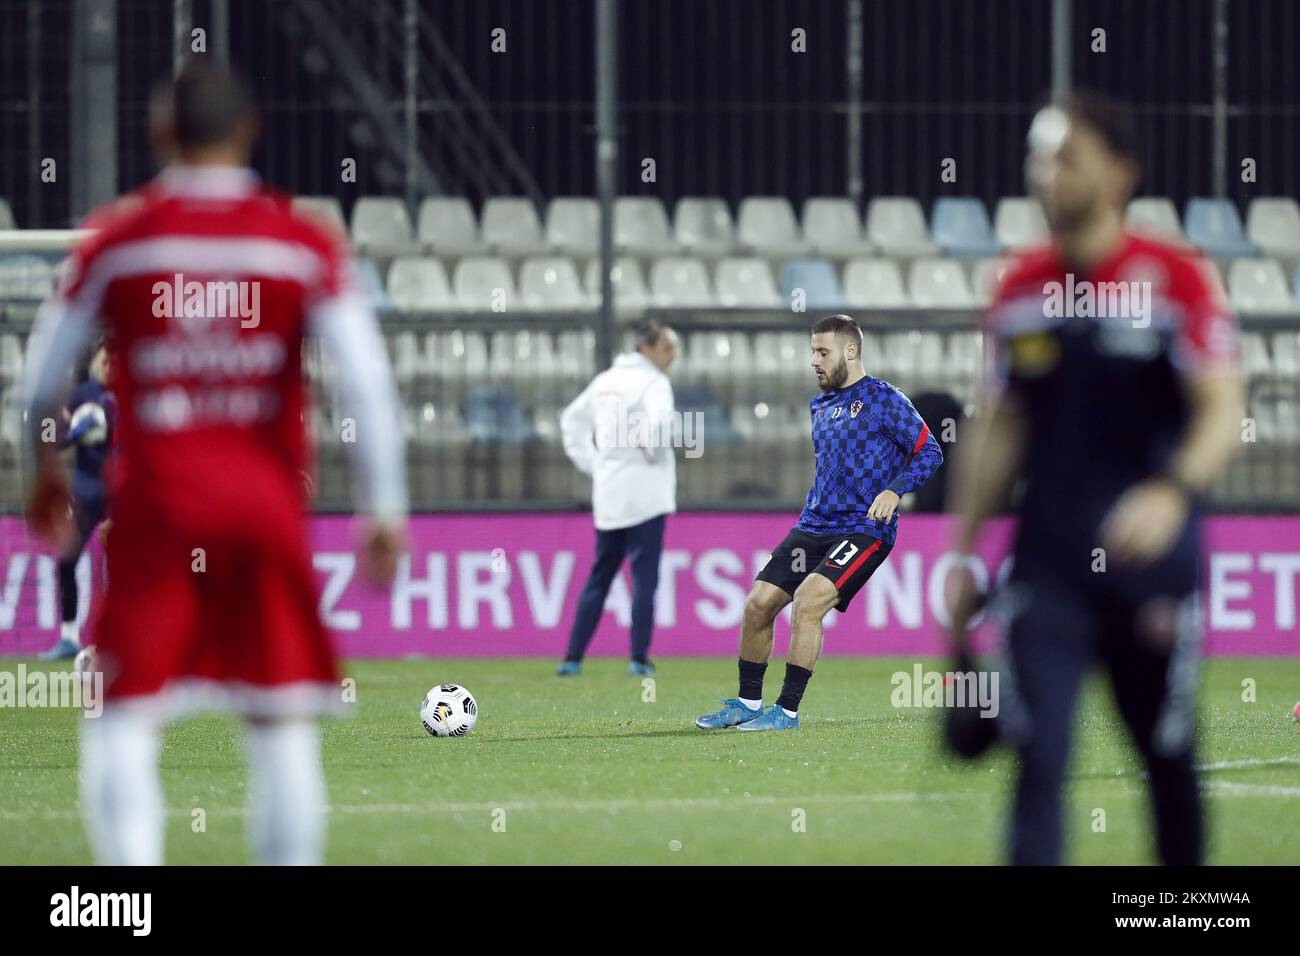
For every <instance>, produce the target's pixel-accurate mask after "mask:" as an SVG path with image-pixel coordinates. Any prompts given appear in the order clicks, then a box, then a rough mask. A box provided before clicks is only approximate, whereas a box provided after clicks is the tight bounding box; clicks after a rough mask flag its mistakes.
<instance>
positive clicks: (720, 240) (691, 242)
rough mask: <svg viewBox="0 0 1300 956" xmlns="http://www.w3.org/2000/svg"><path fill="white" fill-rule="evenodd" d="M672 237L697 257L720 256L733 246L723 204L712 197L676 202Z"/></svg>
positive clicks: (728, 213) (728, 214)
mask: <svg viewBox="0 0 1300 956" xmlns="http://www.w3.org/2000/svg"><path fill="white" fill-rule="evenodd" d="M673 230H674V235H675V236H676V238H677V241H678V242H679V243H681V245H682V246H683V247H684V248H686V249H688V250H690V251H691V252H694V253H695V254H697V255H705V256H722V255H726V254H727V253H729V252H731V251H732V250H733V249H734V248H735V246H736V230H735V227H734V226H733V225H732V222H731V211H730V210H729V209H727V204H726V203H725V202H724V201H723V200H721V199H718V198H716V197H713V196H708V197H700V196H687V197H685V198H682V199H679V200H677V211H676V215H675V217H674V221H673Z"/></svg>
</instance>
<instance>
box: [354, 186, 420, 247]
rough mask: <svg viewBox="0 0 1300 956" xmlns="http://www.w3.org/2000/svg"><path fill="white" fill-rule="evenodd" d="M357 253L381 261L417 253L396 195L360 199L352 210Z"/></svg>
mask: <svg viewBox="0 0 1300 956" xmlns="http://www.w3.org/2000/svg"><path fill="white" fill-rule="evenodd" d="M352 242H353V244H354V245H355V246H356V248H357V252H358V253H360V254H361V255H366V256H377V257H379V258H381V259H384V258H391V257H393V256H401V255H410V254H414V253H416V252H418V251H419V249H418V247H417V244H416V242H415V235H414V231H413V230H412V229H411V216H410V214H409V213H408V212H407V211H406V204H405V203H404V202H402V200H400V199H398V198H397V197H396V196H363V197H362V198H361V199H358V200H357V201H356V204H355V205H354V206H353V207H352Z"/></svg>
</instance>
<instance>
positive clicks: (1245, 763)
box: [1196, 757, 1300, 771]
mask: <svg viewBox="0 0 1300 956" xmlns="http://www.w3.org/2000/svg"><path fill="white" fill-rule="evenodd" d="M1284 764H1293V765H1295V766H1297V767H1300V757H1267V758H1262V759H1261V758H1259V757H1250V758H1248V759H1246V760H1216V761H1215V762H1214V763H1203V764H1199V765H1198V766H1197V768H1196V769H1197V770H1200V771H1211V770H1235V769H1237V768H1238V767H1274V766H1279V765H1284Z"/></svg>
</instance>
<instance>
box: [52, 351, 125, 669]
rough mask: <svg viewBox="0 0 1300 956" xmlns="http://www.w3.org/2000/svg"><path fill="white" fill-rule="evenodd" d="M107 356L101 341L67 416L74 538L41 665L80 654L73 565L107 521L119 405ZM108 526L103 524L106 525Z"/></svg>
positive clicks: (64, 557)
mask: <svg viewBox="0 0 1300 956" xmlns="http://www.w3.org/2000/svg"><path fill="white" fill-rule="evenodd" d="M109 362H110V359H109V352H108V349H107V347H106V346H105V345H104V344H103V343H102V342H101V343H99V344H98V345H97V346H96V347H95V349H94V351H93V352H92V353H91V357H90V361H89V363H87V365H86V373H85V376H86V377H85V380H84V381H82V382H81V383H80V384H78V385H77V387H76V389H74V391H73V393H72V398H71V399H70V400H69V401H68V405H67V409H66V411H65V413H64V414H65V415H67V417H68V430H67V433H66V434H65V435H64V437H63V443H62V444H63V447H65V448H74V449H76V452H75V454H76V458H75V460H74V462H73V469H72V509H73V517H74V518H75V533H74V535H73V537H72V540H71V541H69V542H67V543H66V545H65V546H64V548H63V549H62V553H61V554H60V555H59V608H60V611H61V614H62V618H61V621H62V623H61V624H60V627H59V639H58V641H57V642H56V643H55V644H54V646H53V647H51V648H50V649H49V650H48V651H46V652H45V653H44V654H42V655H41V658H42V659H43V660H64V659H66V658H70V657H76V656H77V652H78V651H79V650H81V637H80V634H79V633H78V628H77V599H78V594H77V561H78V560H79V559H80V558H81V552H82V551H83V550H84V549H85V547H86V543H87V542H88V541H89V540H90V535H91V534H92V533H93V532H94V530H95V526H96V525H98V524H99V523H100V522H106V518H107V515H108V491H107V488H106V485H105V481H104V465H105V463H106V462H107V460H108V455H109V451H110V448H111V447H112V441H113V431H114V428H115V426H116V423H117V403H116V402H115V401H114V399H113V393H112V392H111V391H109V389H108V384H107V383H108V373H109ZM106 526H107V524H106Z"/></svg>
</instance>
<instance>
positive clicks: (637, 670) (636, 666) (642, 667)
mask: <svg viewBox="0 0 1300 956" xmlns="http://www.w3.org/2000/svg"><path fill="white" fill-rule="evenodd" d="M627 676H628V677H654V676H655V666H654V665H653V664H651V663H650V662H649V661H628V664H627Z"/></svg>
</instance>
